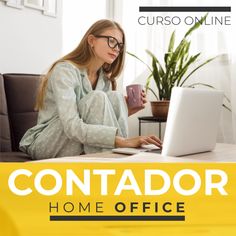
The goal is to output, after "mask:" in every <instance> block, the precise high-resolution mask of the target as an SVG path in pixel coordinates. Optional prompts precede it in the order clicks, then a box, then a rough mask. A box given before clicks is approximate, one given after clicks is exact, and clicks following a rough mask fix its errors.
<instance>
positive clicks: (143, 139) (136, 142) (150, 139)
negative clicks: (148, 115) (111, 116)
mask: <svg viewBox="0 0 236 236" xmlns="http://www.w3.org/2000/svg"><path fill="white" fill-rule="evenodd" d="M146 144H154V145H156V146H157V147H160V148H162V142H161V140H160V139H159V138H158V137H157V136H155V135H147V136H138V137H134V138H122V137H119V136H116V138H115V147H117V148H118V147H140V146H141V145H146Z"/></svg>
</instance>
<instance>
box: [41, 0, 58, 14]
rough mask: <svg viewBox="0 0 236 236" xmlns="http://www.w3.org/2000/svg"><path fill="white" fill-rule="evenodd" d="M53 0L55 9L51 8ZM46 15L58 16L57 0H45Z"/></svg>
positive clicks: (44, 12)
mask: <svg viewBox="0 0 236 236" xmlns="http://www.w3.org/2000/svg"><path fill="white" fill-rule="evenodd" d="M52 1H53V5H54V9H50V2H52ZM43 14H44V15H46V16H52V17H57V0H44V11H43Z"/></svg>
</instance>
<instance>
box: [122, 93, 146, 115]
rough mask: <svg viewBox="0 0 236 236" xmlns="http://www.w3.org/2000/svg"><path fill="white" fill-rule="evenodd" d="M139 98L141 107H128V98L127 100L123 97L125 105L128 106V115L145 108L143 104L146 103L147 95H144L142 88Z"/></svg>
mask: <svg viewBox="0 0 236 236" xmlns="http://www.w3.org/2000/svg"><path fill="white" fill-rule="evenodd" d="M141 99H142V102H143V104H142V106H141V107H137V108H130V107H129V105H128V100H127V97H125V100H126V103H127V107H128V115H129V116H131V115H133V114H134V113H136V112H138V111H140V110H142V109H144V108H145V104H146V103H147V97H146V93H145V91H144V90H142V92H141Z"/></svg>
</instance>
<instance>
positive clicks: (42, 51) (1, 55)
mask: <svg viewBox="0 0 236 236" xmlns="http://www.w3.org/2000/svg"><path fill="white" fill-rule="evenodd" d="M57 2H58V5H57V6H58V9H57V10H58V12H57V17H56V18H54V17H49V16H45V15H43V14H42V12H41V11H39V10H36V9H31V8H26V7H23V8H22V9H16V8H12V7H8V6H5V5H4V3H3V2H0V32H1V36H0V73H9V72H15V73H44V72H46V70H47V68H48V67H49V65H50V64H51V63H52V62H53V61H55V60H56V59H57V58H59V57H60V56H61V51H62V0H57Z"/></svg>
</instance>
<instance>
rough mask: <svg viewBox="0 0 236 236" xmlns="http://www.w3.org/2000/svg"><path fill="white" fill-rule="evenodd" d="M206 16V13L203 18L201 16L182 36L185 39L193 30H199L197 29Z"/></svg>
mask: <svg viewBox="0 0 236 236" xmlns="http://www.w3.org/2000/svg"><path fill="white" fill-rule="evenodd" d="M207 16H208V13H207V14H206V15H205V16H203V17H202V18H201V20H200V21H198V22H196V23H195V24H194V25H193V26H192V27H191V28H190V29H189V30H188V31H187V33H186V34H185V35H184V37H185V38H186V37H187V36H188V35H190V34H191V33H192V32H193V31H194V30H196V29H197V28H199V27H200V26H201V25H202V24H203V22H204V21H205V20H206V18H207Z"/></svg>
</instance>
